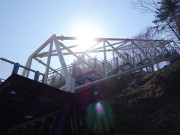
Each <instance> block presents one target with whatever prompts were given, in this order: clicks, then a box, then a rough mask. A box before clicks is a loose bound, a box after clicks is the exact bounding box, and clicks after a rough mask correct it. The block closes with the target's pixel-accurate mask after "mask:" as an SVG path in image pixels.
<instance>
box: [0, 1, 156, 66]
mask: <svg viewBox="0 0 180 135" xmlns="http://www.w3.org/2000/svg"><path fill="white" fill-rule="evenodd" d="M132 1H133V0H29V1H27V0H0V39H1V45H0V57H4V58H7V59H9V60H12V61H14V62H19V63H20V64H22V65H25V63H26V61H27V58H28V57H29V55H31V54H32V53H33V52H34V51H35V50H36V49H37V48H38V47H39V46H40V45H41V44H43V43H44V42H45V41H46V40H47V39H48V38H49V37H50V36H51V35H53V34H56V35H58V36H61V35H63V36H75V37H78V38H79V44H84V43H86V40H91V39H92V37H111V38H131V37H132V36H134V35H136V34H138V33H139V32H140V31H141V30H142V29H144V28H145V27H147V26H150V25H152V20H153V15H151V14H145V13H141V12H139V11H137V10H134V9H133V8H132ZM86 37H91V38H90V39H87V38H86ZM89 42H91V41H89ZM87 46H88V45H87ZM84 49H86V48H84V47H82V50H84ZM0 64H1V63H0Z"/></svg>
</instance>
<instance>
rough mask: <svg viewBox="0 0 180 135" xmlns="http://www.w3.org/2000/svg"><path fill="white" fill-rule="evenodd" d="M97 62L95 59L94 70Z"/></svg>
mask: <svg viewBox="0 0 180 135" xmlns="http://www.w3.org/2000/svg"><path fill="white" fill-rule="evenodd" d="M96 63H97V60H96V59H95V58H94V68H95V69H96Z"/></svg>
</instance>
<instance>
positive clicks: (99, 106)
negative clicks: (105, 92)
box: [96, 103, 103, 114]
mask: <svg viewBox="0 0 180 135" xmlns="http://www.w3.org/2000/svg"><path fill="white" fill-rule="evenodd" d="M96 109H97V112H98V114H102V112H103V109H102V106H101V104H100V103H97V106H96Z"/></svg>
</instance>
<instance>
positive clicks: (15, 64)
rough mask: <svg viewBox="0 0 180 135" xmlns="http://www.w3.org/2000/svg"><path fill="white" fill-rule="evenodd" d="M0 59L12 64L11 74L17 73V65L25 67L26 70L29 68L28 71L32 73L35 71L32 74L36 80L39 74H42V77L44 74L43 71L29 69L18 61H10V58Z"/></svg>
mask: <svg viewBox="0 0 180 135" xmlns="http://www.w3.org/2000/svg"><path fill="white" fill-rule="evenodd" d="M0 60H2V61H5V62H8V63H10V64H13V65H14V68H13V70H12V74H17V73H18V70H19V67H21V68H24V69H26V70H29V71H32V72H34V73H35V75H34V80H35V81H38V80H39V75H42V76H43V78H44V74H43V73H40V72H39V71H36V70H33V69H30V68H27V67H25V66H23V65H20V64H19V63H15V62H13V61H10V60H8V59H5V58H0ZM42 81H43V80H42Z"/></svg>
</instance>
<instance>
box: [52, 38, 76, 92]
mask: <svg viewBox="0 0 180 135" xmlns="http://www.w3.org/2000/svg"><path fill="white" fill-rule="evenodd" d="M53 41H54V44H55V46H56V50H57V54H58V57H59V62H60V64H61V67H62V70H63V75H64V78H65V81H66V84H65V86H64V87H63V88H62V89H64V90H65V91H68V92H73V93H74V89H75V80H74V78H72V77H71V76H70V74H69V72H68V68H67V66H66V63H65V60H64V57H63V54H62V51H61V49H60V45H59V42H58V40H57V37H56V35H53Z"/></svg>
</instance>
